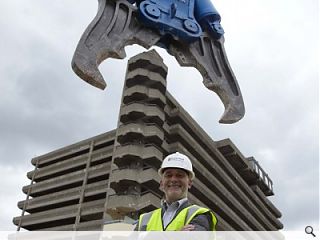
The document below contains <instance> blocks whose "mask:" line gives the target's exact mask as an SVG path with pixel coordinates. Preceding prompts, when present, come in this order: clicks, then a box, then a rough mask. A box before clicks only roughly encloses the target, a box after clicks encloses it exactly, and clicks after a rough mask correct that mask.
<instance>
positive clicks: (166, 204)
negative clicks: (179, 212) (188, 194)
mask: <svg viewBox="0 0 320 240" xmlns="http://www.w3.org/2000/svg"><path fill="white" fill-rule="evenodd" d="M187 201H188V198H182V199H180V200H178V201H175V202H173V203H171V204H168V203H167V202H166V200H163V201H162V203H161V205H162V206H163V207H164V209H167V208H168V206H170V205H173V206H174V205H176V206H177V209H178V208H179V207H180V206H181V205H182V204H184V203H185V202H187Z"/></svg>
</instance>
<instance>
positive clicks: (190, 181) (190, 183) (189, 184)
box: [188, 178, 192, 189]
mask: <svg viewBox="0 0 320 240" xmlns="http://www.w3.org/2000/svg"><path fill="white" fill-rule="evenodd" d="M191 186H192V180H191V179H190V178H189V183H188V189H190V188H191Z"/></svg>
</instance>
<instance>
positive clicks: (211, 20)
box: [194, 0, 224, 39]
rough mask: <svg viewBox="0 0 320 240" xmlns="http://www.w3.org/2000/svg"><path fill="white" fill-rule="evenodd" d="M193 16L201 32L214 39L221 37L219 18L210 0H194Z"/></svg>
mask: <svg viewBox="0 0 320 240" xmlns="http://www.w3.org/2000/svg"><path fill="white" fill-rule="evenodd" d="M194 15H195V18H196V20H197V21H198V23H199V24H200V26H201V27H202V29H203V31H206V32H207V33H208V34H209V35H210V36H212V37H213V38H215V39H219V38H220V37H222V35H223V34H224V30H223V28H222V26H221V24H220V21H221V16H220V14H219V13H218V11H217V10H216V9H215V7H214V6H213V4H212V2H211V1H210V0H195V9H194Z"/></svg>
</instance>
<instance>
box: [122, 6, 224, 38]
mask: <svg viewBox="0 0 320 240" xmlns="http://www.w3.org/2000/svg"><path fill="white" fill-rule="evenodd" d="M127 1H128V2H130V3H131V4H134V3H136V4H137V6H138V8H139V19H140V21H141V22H142V23H143V24H144V25H145V26H148V27H151V28H155V29H158V30H159V31H160V33H161V34H162V35H168V34H169V35H171V36H172V37H173V38H177V39H180V40H183V41H186V42H193V41H195V40H196V39H198V38H199V37H200V36H201V34H202V31H206V32H207V33H208V34H209V35H210V36H211V37H213V38H214V39H219V38H220V37H221V36H222V35H223V34H224V30H223V28H222V27H221V25H220V21H221V17H220V14H219V13H218V11H217V10H216V9H215V7H214V6H213V4H212V3H211V1H210V0H127Z"/></svg>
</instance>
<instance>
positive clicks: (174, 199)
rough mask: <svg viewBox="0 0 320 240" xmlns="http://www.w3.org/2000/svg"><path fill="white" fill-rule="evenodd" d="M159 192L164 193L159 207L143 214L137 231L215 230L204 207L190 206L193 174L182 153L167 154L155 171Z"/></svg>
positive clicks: (213, 217) (213, 218)
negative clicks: (189, 194)
mask: <svg viewBox="0 0 320 240" xmlns="http://www.w3.org/2000/svg"><path fill="white" fill-rule="evenodd" d="M158 173H159V175H160V176H161V180H160V189H161V190H162V191H163V192H164V195H165V196H164V197H165V199H164V201H163V203H162V207H161V208H159V209H156V210H154V211H152V212H149V213H146V214H142V215H141V216H140V218H139V222H138V224H137V226H136V229H135V230H138V231H214V230H215V226H216V223H217V219H216V217H215V216H214V214H213V213H212V212H211V211H210V210H209V209H207V208H202V207H199V206H197V205H192V204H190V203H189V201H188V190H189V189H190V188H191V186H192V180H193V179H194V172H193V169H192V164H191V161H190V159H189V158H188V157H187V156H186V155H184V154H181V153H178V152H176V153H173V154H170V155H168V156H167V157H166V158H165V159H164V160H163V162H162V165H161V168H160V169H159V171H158Z"/></svg>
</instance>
